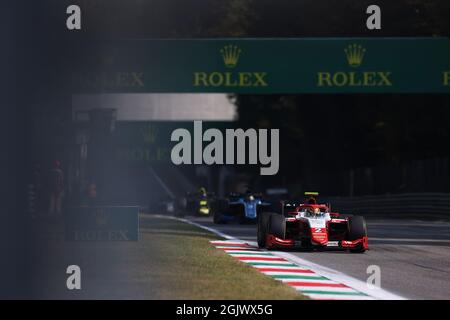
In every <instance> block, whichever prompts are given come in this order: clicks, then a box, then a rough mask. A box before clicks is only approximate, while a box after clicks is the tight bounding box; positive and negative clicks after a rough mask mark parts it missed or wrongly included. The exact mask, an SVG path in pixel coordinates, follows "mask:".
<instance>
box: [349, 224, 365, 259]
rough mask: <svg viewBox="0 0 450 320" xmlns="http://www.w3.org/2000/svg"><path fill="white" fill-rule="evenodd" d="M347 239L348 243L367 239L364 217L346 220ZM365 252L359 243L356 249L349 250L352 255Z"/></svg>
mask: <svg viewBox="0 0 450 320" xmlns="http://www.w3.org/2000/svg"><path fill="white" fill-rule="evenodd" d="M348 228H349V230H348V239H349V240H350V241H354V240H358V239H361V238H363V237H367V225H366V220H365V219H364V217H361V216H353V217H349V219H348ZM364 251H366V249H365V248H364V245H363V244H362V243H361V244H360V245H359V246H358V247H356V248H354V249H350V252H352V253H363V252H364Z"/></svg>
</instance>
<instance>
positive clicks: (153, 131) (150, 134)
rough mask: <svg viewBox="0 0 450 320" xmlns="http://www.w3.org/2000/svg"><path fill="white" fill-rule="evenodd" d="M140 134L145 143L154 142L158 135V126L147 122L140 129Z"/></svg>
mask: <svg viewBox="0 0 450 320" xmlns="http://www.w3.org/2000/svg"><path fill="white" fill-rule="evenodd" d="M141 134H142V137H143V138H144V142H145V143H154V142H155V140H156V137H157V136H158V128H156V127H155V126H152V125H151V124H149V125H147V126H146V127H145V128H143V129H142V130H141Z"/></svg>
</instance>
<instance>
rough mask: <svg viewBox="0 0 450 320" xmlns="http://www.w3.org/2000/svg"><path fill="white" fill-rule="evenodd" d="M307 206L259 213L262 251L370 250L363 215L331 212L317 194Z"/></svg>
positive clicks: (284, 207) (293, 204)
mask: <svg viewBox="0 0 450 320" xmlns="http://www.w3.org/2000/svg"><path fill="white" fill-rule="evenodd" d="M305 195H307V196H310V197H309V198H307V199H306V201H305V203H301V204H295V203H283V204H282V205H281V210H279V211H281V212H260V213H259V214H258V233H257V238H258V246H259V247H262V248H267V249H272V248H303V249H314V248H317V249H321V248H327V247H334V248H340V249H348V250H349V251H350V252H364V251H366V250H367V249H368V248H369V244H368V237H367V227H366V222H365V220H364V218H363V217H361V216H353V215H343V214H339V213H332V212H330V206H329V205H327V204H318V203H317V200H316V196H317V195H318V193H316V192H306V193H305Z"/></svg>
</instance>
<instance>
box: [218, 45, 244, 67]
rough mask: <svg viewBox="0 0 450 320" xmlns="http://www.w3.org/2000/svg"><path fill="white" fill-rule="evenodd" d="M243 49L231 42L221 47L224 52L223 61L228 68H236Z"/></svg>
mask: <svg viewBox="0 0 450 320" xmlns="http://www.w3.org/2000/svg"><path fill="white" fill-rule="evenodd" d="M241 51H242V50H241V49H239V48H238V46H235V45H232V44H229V45H226V46H224V47H223V48H222V49H220V53H221V54H222V59H223V63H224V64H225V66H226V67H227V68H234V67H235V66H236V65H237V63H238V60H239V55H240V54H241Z"/></svg>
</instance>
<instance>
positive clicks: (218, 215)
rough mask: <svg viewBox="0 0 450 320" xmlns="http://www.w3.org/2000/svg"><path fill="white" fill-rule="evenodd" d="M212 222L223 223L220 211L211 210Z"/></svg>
mask: <svg viewBox="0 0 450 320" xmlns="http://www.w3.org/2000/svg"><path fill="white" fill-rule="evenodd" d="M213 222H214V223H215V224H223V223H225V221H224V220H223V217H222V213H220V211H218V210H214V212H213Z"/></svg>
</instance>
